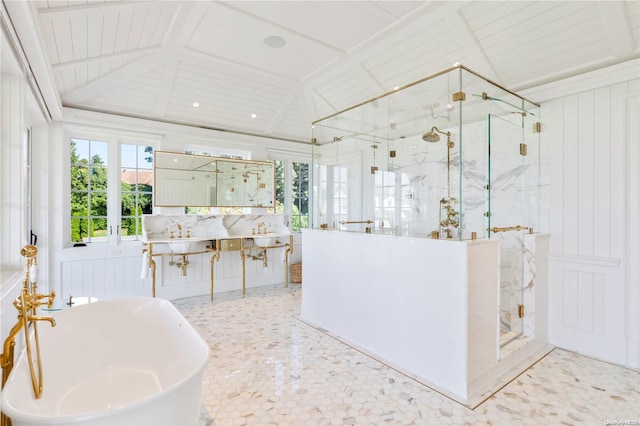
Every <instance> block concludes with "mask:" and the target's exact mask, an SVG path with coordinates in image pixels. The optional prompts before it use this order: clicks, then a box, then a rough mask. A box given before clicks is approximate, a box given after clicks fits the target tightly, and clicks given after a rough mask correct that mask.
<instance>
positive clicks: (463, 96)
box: [451, 92, 467, 102]
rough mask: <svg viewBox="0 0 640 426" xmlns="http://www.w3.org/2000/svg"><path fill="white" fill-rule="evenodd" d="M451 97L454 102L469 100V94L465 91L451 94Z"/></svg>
mask: <svg viewBox="0 0 640 426" xmlns="http://www.w3.org/2000/svg"><path fill="white" fill-rule="evenodd" d="M451 99H452V100H453V101H454V102H457V101H466V100H467V94H466V93H464V92H456V93H454V94H453V95H451Z"/></svg>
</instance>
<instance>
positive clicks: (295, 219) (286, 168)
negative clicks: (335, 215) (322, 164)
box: [274, 160, 309, 232]
mask: <svg viewBox="0 0 640 426" xmlns="http://www.w3.org/2000/svg"><path fill="white" fill-rule="evenodd" d="M274 164H275V178H274V181H275V186H276V191H275V192H276V194H275V196H276V213H279V214H285V215H286V216H287V217H290V218H291V222H290V225H289V226H290V228H291V230H292V231H295V232H299V231H300V230H302V229H304V228H308V227H309V164H308V163H306V162H295V161H292V160H275V161H274Z"/></svg>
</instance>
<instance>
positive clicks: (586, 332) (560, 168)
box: [542, 79, 640, 368]
mask: <svg viewBox="0 0 640 426" xmlns="http://www.w3.org/2000/svg"><path fill="white" fill-rule="evenodd" d="M639 96H640V79H636V80H631V81H627V82H620V83H616V84H613V85H607V84H600V85H594V87H593V88H590V89H583V91H581V92H579V93H574V94H565V95H564V96H562V97H559V98H556V99H553V100H551V101H549V102H547V103H546V104H543V106H542V107H543V109H546V111H547V113H548V114H547V115H546V117H547V118H548V121H549V122H548V123H543V124H546V126H543V138H545V139H546V140H547V141H548V142H549V144H550V146H549V155H550V177H551V179H550V195H549V200H550V231H551V241H550V252H551V255H550V257H549V321H550V323H549V341H550V343H552V344H554V345H556V346H560V347H563V348H567V349H570V350H574V351H578V352H581V353H585V354H588V355H591V356H595V357H598V358H602V359H605V360H609V361H612V362H616V363H620V364H623V365H628V366H632V367H636V368H637V367H638V366H639V364H640V360H639V357H638V348H639V347H640V346H639V343H638V342H639V341H640V336H639V331H638V330H639V328H640V326H639V324H640V315H639V314H638V311H639V306H640V297H638V292H639V291H640V290H639V286H640V284H639V283H638V279H637V271H636V270H635V269H633V268H632V267H630V265H637V264H638V258H637V254H636V255H635V257H634V255H633V253H634V250H636V251H637V249H634V247H636V245H633V244H631V243H630V241H637V240H638V238H639V237H638V233H637V229H638V221H639V220H640V219H639V218H638V214H637V211H638V209H637V207H635V210H634V207H633V206H634V201H633V200H637V199H638V194H637V192H638V186H639V185H638V182H637V180H638V178H637V174H633V173H634V172H633V170H637V168H638V158H637V157H638V155H637V144H638V139H637V135H638V121H640V117H639V115H640V114H639V112H638V111H639V109H638V107H637V104H638V99H639ZM634 135H635V136H634ZM629 155H631V156H632V158H631V159H629ZM634 176H635V177H634ZM636 203H637V201H636ZM634 229H635V230H636V232H635V234H633V233H630V230H634ZM636 269H637V267H636ZM634 274H636V275H635V278H634Z"/></svg>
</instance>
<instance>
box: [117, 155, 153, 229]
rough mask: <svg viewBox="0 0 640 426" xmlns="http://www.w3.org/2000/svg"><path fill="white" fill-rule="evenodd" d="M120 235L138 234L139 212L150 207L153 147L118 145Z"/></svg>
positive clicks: (147, 210)
mask: <svg viewBox="0 0 640 426" xmlns="http://www.w3.org/2000/svg"><path fill="white" fill-rule="evenodd" d="M120 188H121V189H120V204H121V208H120V212H121V216H120V238H121V239H123V240H137V239H138V238H139V237H140V236H141V235H142V215H143V214H151V213H152V209H153V148H152V147H150V146H144V145H136V144H128V143H122V144H120Z"/></svg>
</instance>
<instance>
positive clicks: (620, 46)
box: [598, 1, 636, 59]
mask: <svg viewBox="0 0 640 426" xmlns="http://www.w3.org/2000/svg"><path fill="white" fill-rule="evenodd" d="M598 8H599V9H600V13H601V14H602V18H603V19H604V24H605V29H606V31H607V34H608V35H609V41H610V43H609V46H610V47H611V51H612V52H613V56H614V57H616V58H619V59H624V58H628V57H630V56H631V55H632V54H633V53H634V52H635V50H636V43H635V40H634V38H633V31H632V30H631V24H630V22H629V15H628V14H627V9H626V6H625V4H624V2H621V1H600V2H598Z"/></svg>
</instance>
